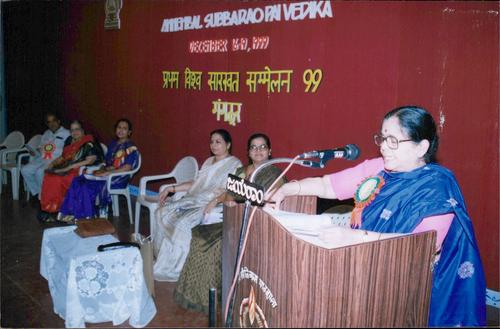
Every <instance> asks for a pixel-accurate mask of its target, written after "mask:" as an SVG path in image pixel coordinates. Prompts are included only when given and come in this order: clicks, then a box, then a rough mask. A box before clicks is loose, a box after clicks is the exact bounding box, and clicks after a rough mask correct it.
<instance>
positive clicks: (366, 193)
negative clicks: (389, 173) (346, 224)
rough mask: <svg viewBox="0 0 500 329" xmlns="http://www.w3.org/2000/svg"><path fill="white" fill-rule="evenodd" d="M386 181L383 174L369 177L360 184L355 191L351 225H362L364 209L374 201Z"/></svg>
mask: <svg viewBox="0 0 500 329" xmlns="http://www.w3.org/2000/svg"><path fill="white" fill-rule="evenodd" d="M384 184H385V181H384V178H382V176H375V177H368V178H366V179H365V180H363V181H362V182H361V184H359V186H358V188H357V189H356V192H355V193H354V209H353V210H352V214H351V227H352V228H357V227H360V226H361V215H362V214H363V209H364V208H365V207H366V206H368V205H369V204H370V203H372V201H373V199H375V196H376V195H377V194H378V193H379V192H380V189H381V188H382V186H384Z"/></svg>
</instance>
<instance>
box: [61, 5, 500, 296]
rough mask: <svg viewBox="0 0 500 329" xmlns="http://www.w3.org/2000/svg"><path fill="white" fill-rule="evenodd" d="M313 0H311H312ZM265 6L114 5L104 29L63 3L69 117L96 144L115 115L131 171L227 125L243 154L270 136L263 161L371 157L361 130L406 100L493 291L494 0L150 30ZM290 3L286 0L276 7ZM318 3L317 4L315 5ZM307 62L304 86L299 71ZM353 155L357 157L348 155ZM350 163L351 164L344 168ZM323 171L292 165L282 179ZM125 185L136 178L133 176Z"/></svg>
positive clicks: (157, 167)
mask: <svg viewBox="0 0 500 329" xmlns="http://www.w3.org/2000/svg"><path fill="white" fill-rule="evenodd" d="M319 3H321V2H319ZM272 4H282V5H283V4H284V3H283V2H269V1H246V2H238V1H175V2H174V1H144V0H142V1H139V0H126V1H124V5H123V8H122V9H121V11H120V19H121V28H120V29H119V30H105V29H104V19H105V10H104V1H92V2H87V1H71V2H69V3H67V4H66V7H67V8H66V10H67V12H66V14H65V16H66V22H65V24H64V29H63V31H61V35H62V40H63V56H62V57H63V61H62V63H61V65H62V77H61V78H62V79H63V84H62V85H63V86H64V88H65V89H64V106H65V109H66V111H68V112H67V116H68V117H77V118H80V119H83V120H84V122H86V123H88V125H90V126H91V127H92V129H93V130H94V131H97V132H98V134H100V135H101V138H102V139H103V140H104V141H108V140H109V139H110V138H111V137H112V135H113V129H112V125H113V123H114V121H115V120H116V119H117V118H119V117H122V116H125V117H128V118H130V119H131V120H132V121H133V123H134V125H135V126H134V135H133V139H134V140H135V142H136V143H137V144H138V146H139V148H140V150H141V152H142V155H143V167H142V169H141V171H140V173H139V176H141V175H148V174H153V173H159V172H165V171H167V170H170V169H171V168H172V166H173V165H174V164H175V163H176V161H177V160H178V159H179V158H181V157H182V156H185V155H193V156H195V157H196V158H197V159H198V161H199V162H200V163H201V162H202V161H203V160H204V159H205V158H206V157H208V156H209V148H208V139H209V136H208V135H209V132H210V131H211V130H213V129H216V128H221V127H222V128H226V129H227V130H228V131H229V132H230V133H231V134H232V136H233V139H234V143H233V150H234V152H233V153H234V154H235V155H236V156H238V157H239V158H240V159H242V160H243V161H244V160H245V159H246V153H245V145H246V139H247V137H248V136H249V135H250V134H251V133H253V132H256V131H262V132H266V133H267V134H268V135H269V136H270V137H271V139H272V144H273V155H274V156H275V157H282V156H283V157H292V156H294V155H296V154H299V153H302V152H304V151H308V150H313V149H323V148H330V147H335V146H342V145H345V144H348V143H355V144H357V145H358V146H359V147H360V149H361V152H362V156H361V158H360V160H361V159H365V158H367V157H374V156H377V154H378V148H377V147H376V146H375V145H374V144H373V142H372V135H373V133H374V132H376V131H378V129H379V126H380V121H381V118H382V116H383V115H384V114H385V113H386V112H387V111H388V110H390V109H392V108H394V107H396V106H400V105H405V104H417V105H421V106H424V107H425V108H427V109H428V110H429V111H430V112H431V113H432V114H433V116H434V118H435V119H436V121H437V122H438V123H439V126H440V129H439V130H440V136H441V147H440V150H439V153H438V158H439V160H440V162H441V163H442V164H443V165H445V166H446V167H448V168H450V169H451V170H452V171H453V172H454V173H455V174H456V176H457V178H458V181H459V183H460V185H461V187H462V190H463V193H464V196H465V199H466V200H467V206H468V209H469V212H470V214H471V216H472V218H473V221H474V226H475V229H476V235H477V237H478V241H479V246H480V251H481V255H482V259H483V262H484V265H485V268H486V273H487V281H488V287H490V288H492V289H496V290H498V288H499V273H498V272H499V271H498V269H499V263H498V259H499V244H498V240H499V206H498V205H499V193H498V183H499V177H498V159H499V156H498V151H499V136H498V122H499V111H498V110H499V92H498V90H499V89H498V87H499V86H498V77H499V70H498V62H499V46H498V45H499V38H498V36H499V33H498V31H499V29H498V28H499V18H498V12H499V4H498V2H334V3H331V9H332V13H333V15H332V17H325V18H319V17H316V18H315V19H309V18H306V19H303V20H296V21H292V20H288V21H287V20H285V18H284V16H283V13H282V16H281V20H280V21H275V22H268V23H265V22H264V23H261V24H248V25H239V26H231V27H219V28H202V29H198V30H187V31H178V32H169V33H162V32H161V31H160V30H161V27H162V23H163V20H164V19H166V18H175V17H184V16H193V15H200V17H201V20H202V22H203V18H204V17H205V15H207V14H209V13H213V12H218V11H225V10H228V11H232V10H238V9H241V8H256V7H260V8H264V7H265V6H269V5H272ZM288 4H289V3H288ZM324 5H325V4H324V3H323V6H324ZM254 36H266V37H268V38H269V43H268V46H267V49H260V50H257V49H252V50H250V51H244V52H243V51H232V50H231V41H232V39H233V38H249V39H250V40H251V39H252V37H254ZM216 39H227V40H228V42H229V49H228V51H227V52H219V53H191V52H190V51H189V43H190V42H191V41H195V40H198V41H201V40H216ZM265 66H268V67H269V68H270V69H271V70H293V74H292V78H291V90H290V92H289V93H287V92H284V91H281V92H274V93H267V91H266V89H265V86H263V85H258V86H257V92H255V93H251V92H249V88H248V86H247V85H246V84H245V80H246V72H247V71H262V70H264V67H265ZM186 67H189V68H190V69H191V70H193V71H202V72H203V75H202V86H201V90H188V89H185V88H184V75H183V73H184V70H185V68H186ZM306 69H312V70H315V69H320V70H321V71H322V74H323V77H322V80H321V83H320V85H319V87H318V89H317V90H316V92H315V93H312V92H305V84H304V82H303V76H302V74H303V72H304V71H305V70H306ZM162 71H178V72H179V88H178V89H175V88H163V79H162ZM210 71H235V72H239V73H240V83H239V92H220V91H211V90H209V87H208V84H207V80H208V72H210ZM218 99H221V100H222V101H228V102H239V103H242V107H241V113H240V116H241V123H237V124H236V125H235V126H232V125H229V124H228V123H227V122H224V121H222V120H221V121H217V118H216V115H215V114H213V113H212V101H216V100H218ZM360 160H358V161H357V162H359V161H360ZM357 162H356V163H357ZM350 165H352V163H347V162H346V161H337V162H333V161H332V162H330V163H329V164H328V166H327V168H326V169H324V170H319V171H314V170H312V169H305V168H294V169H293V170H292V171H291V172H290V174H289V177H290V178H300V177H304V176H317V175H322V174H325V173H328V172H331V171H335V170H339V169H342V168H345V167H347V166H350ZM136 179H137V178H136Z"/></svg>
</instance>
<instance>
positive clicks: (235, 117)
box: [212, 98, 243, 126]
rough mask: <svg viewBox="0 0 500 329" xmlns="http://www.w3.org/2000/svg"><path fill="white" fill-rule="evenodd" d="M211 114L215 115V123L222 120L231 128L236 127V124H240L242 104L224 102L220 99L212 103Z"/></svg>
mask: <svg viewBox="0 0 500 329" xmlns="http://www.w3.org/2000/svg"><path fill="white" fill-rule="evenodd" d="M212 105H213V107H212V113H213V114H216V115H217V121H220V119H221V118H223V120H224V122H227V123H229V124H230V125H231V126H236V123H240V122H241V116H240V115H241V106H242V105H243V104H242V103H236V102H224V101H221V100H220V98H219V99H217V100H216V101H212Z"/></svg>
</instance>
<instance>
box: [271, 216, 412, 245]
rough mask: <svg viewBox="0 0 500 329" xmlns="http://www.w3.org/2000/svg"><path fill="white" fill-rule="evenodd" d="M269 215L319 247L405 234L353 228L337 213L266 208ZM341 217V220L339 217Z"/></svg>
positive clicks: (301, 237)
mask: <svg viewBox="0 0 500 329" xmlns="http://www.w3.org/2000/svg"><path fill="white" fill-rule="evenodd" d="M264 211H266V212H267V213H268V214H269V215H271V216H273V217H274V218H276V220H277V221H278V222H279V223H280V224H281V225H283V226H284V227H285V229H286V230H288V231H289V232H290V233H292V234H293V235H295V236H296V237H297V238H299V239H301V240H304V241H306V242H308V243H311V244H313V245H316V246H318V247H322V248H326V249H333V248H340V247H345V246H350V245H354V244H360V243H366V242H370V241H376V240H382V239H388V238H393V237H396V236H402V235H404V234H399V233H391V234H380V233H378V232H369V231H365V230H359V229H351V228H350V226H349V223H348V222H347V221H345V220H344V218H345V217H342V216H338V215H337V214H321V215H308V214H302V213H294V212H288V211H281V210H278V211H276V210H272V209H267V208H265V209H264ZM339 218H341V220H340V219H339Z"/></svg>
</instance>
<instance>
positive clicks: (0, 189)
mask: <svg viewBox="0 0 500 329" xmlns="http://www.w3.org/2000/svg"><path fill="white" fill-rule="evenodd" d="M2 185H3V170H1V169H0V194H2Z"/></svg>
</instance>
